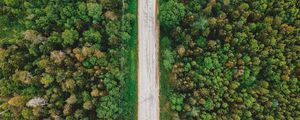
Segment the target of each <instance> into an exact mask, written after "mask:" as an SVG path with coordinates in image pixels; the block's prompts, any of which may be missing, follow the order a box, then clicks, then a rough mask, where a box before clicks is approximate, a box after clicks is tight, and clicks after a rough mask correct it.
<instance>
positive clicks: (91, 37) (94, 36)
mask: <svg viewBox="0 0 300 120" xmlns="http://www.w3.org/2000/svg"><path fill="white" fill-rule="evenodd" d="M83 37H84V40H85V41H87V42H90V43H100V42H101V34H100V32H98V31H95V30H94V29H89V30H87V31H85V32H83Z"/></svg>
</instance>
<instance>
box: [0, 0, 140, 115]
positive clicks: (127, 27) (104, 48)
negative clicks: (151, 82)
mask: <svg viewBox="0 0 300 120" xmlns="http://www.w3.org/2000/svg"><path fill="white" fill-rule="evenodd" d="M128 3H129V2H128V1H124V3H122V1H120V0H119V1H118V0H101V1H99V0H77V1H72V0H29V1H28V0H4V1H3V0H1V1H0V14H1V16H0V26H1V30H0V56H1V57H0V119H5V120H11V119H18V120H23V119H30V120H32V119H55V120H60V119H65V120H79V119H80V120H94V119H106V120H113V119H114V120H118V119H128V117H129V118H132V116H134V114H135V113H134V112H133V111H127V107H128V104H129V102H131V101H126V100H125V97H127V96H124V91H125V88H126V86H125V83H126V82H127V81H128V80H129V79H130V78H129V71H130V70H129V69H130V68H129V67H130V66H129V62H127V60H129V58H128V54H129V51H130V48H129V40H131V39H134V38H131V36H130V35H131V34H132V29H133V28H132V27H133V24H134V21H135V13H131V12H129V9H128ZM133 102H134V101H133ZM134 104H135V103H134ZM130 107H134V106H130ZM130 109H131V110H132V109H134V108H130ZM131 114H132V115H131Z"/></svg>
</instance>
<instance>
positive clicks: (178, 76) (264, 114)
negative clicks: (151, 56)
mask: <svg viewBox="0 0 300 120" xmlns="http://www.w3.org/2000/svg"><path fill="white" fill-rule="evenodd" d="M299 6H300V2H299V1H298V0H161V1H160V7H159V9H160V10H159V16H158V17H159V20H160V34H161V35H160V56H161V58H160V67H161V68H160V69H161V88H160V92H161V93H160V94H161V95H160V96H161V98H160V99H161V108H160V109H161V113H160V114H161V119H162V120H227V119H228V120H240V119H242V120H298V119H300V87H299V86H300V81H299V79H300V12H299Z"/></svg>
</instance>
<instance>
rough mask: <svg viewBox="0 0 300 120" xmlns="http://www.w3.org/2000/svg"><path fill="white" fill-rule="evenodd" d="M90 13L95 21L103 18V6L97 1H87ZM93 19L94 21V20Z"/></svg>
mask: <svg viewBox="0 0 300 120" xmlns="http://www.w3.org/2000/svg"><path fill="white" fill-rule="evenodd" d="M87 10H88V15H89V16H90V17H92V18H93V19H94V21H98V20H100V18H101V14H102V6H101V4H97V3H87ZM94 21H93V22H94Z"/></svg>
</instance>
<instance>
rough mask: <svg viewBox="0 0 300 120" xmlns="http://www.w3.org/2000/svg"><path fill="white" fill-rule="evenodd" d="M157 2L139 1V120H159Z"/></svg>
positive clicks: (149, 0)
mask: <svg viewBox="0 0 300 120" xmlns="http://www.w3.org/2000/svg"><path fill="white" fill-rule="evenodd" d="M156 2H157V1H156V0H138V30H139V32H138V56H139V57H138V120H159V67H158V66H159V63H158V62H159V61H158V50H159V37H158V36H159V34H158V31H159V27H158V24H157V19H156V17H157V15H156V12H157V3H156Z"/></svg>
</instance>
